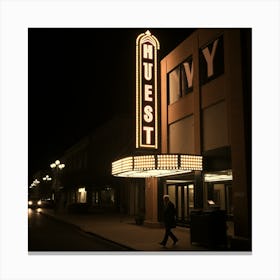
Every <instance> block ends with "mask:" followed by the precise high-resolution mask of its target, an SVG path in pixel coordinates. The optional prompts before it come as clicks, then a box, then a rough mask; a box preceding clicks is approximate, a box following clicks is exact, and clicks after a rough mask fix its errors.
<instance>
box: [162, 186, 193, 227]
mask: <svg viewBox="0 0 280 280" xmlns="http://www.w3.org/2000/svg"><path fill="white" fill-rule="evenodd" d="M167 193H168V195H169V196H170V200H171V201H172V202H173V203H174V205H175V207H176V212H177V222H178V224H187V223H188V222H189V221H190V212H191V210H192V209H193V208H194V185H193V184H174V185H168V186H167Z"/></svg>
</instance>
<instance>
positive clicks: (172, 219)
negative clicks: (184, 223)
mask: <svg viewBox="0 0 280 280" xmlns="http://www.w3.org/2000/svg"><path fill="white" fill-rule="evenodd" d="M163 201H164V212H163V221H164V226H165V234H164V237H163V240H162V241H161V242H160V243H159V244H160V245H162V246H166V243H167V241H168V237H170V238H171V239H172V240H173V245H175V244H176V243H177V242H178V238H177V237H176V236H175V235H174V234H173V232H172V231H171V230H172V228H175V227H176V211H175V206H174V204H173V203H172V202H171V201H170V198H169V195H164V196H163Z"/></svg>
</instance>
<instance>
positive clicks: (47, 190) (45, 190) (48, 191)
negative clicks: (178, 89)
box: [42, 175, 52, 199]
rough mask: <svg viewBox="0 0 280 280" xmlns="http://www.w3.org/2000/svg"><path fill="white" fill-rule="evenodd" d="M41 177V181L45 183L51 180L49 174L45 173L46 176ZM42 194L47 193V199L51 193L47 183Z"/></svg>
mask: <svg viewBox="0 0 280 280" xmlns="http://www.w3.org/2000/svg"><path fill="white" fill-rule="evenodd" d="M42 179H43V181H45V182H46V183H47V182H49V181H51V180H52V178H51V177H50V176H49V175H46V176H45V177H43V178H42ZM44 195H47V197H48V199H49V197H50V196H51V195H52V191H51V190H50V189H49V188H48V185H47V184H45V188H44Z"/></svg>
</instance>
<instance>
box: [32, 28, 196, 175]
mask: <svg viewBox="0 0 280 280" xmlns="http://www.w3.org/2000/svg"><path fill="white" fill-rule="evenodd" d="M147 29H149V28H139V29H135V28H133V29H132V28H114V29H107V28H105V29H104V28H85V29H79V28H67V29H66V28H65V29H60V28H50V29H47V28H31V29H29V30H28V166H29V176H31V175H32V174H34V172H36V171H38V170H40V169H44V168H46V167H48V166H49V164H50V163H51V162H53V161H54V160H55V159H56V158H59V157H60V156H61V155H62V154H63V152H64V151H65V150H66V149H67V148H69V147H71V145H73V144H75V143H76V142H78V141H79V140H80V139H81V138H82V137H84V136H86V135H87V134H89V132H92V131H94V128H95V127H96V126H98V125H100V124H102V123H103V122H105V121H106V120H108V119H110V118H111V117H112V116H113V115H116V114H126V115H130V116H133V114H134V108H135V104H134V95H135V52H136V50H135V48H136V46H135V42H136V38H137V36H138V35H139V34H140V33H144V32H145V31H146V30H147ZM149 30H150V31H151V33H152V34H153V35H155V36H156V37H157V39H158V40H159V42H160V50H159V58H160V59H162V58H163V57H164V56H166V55H167V54H168V53H169V52H170V51H171V50H172V49H174V48H175V47H176V46H177V45H178V44H180V43H181V42H182V41H183V40H184V39H185V38H187V37H188V36H189V35H190V34H191V33H192V32H193V31H194V29H184V28H179V29H174V28H171V29H166V28H162V29H158V28H151V29H149Z"/></svg>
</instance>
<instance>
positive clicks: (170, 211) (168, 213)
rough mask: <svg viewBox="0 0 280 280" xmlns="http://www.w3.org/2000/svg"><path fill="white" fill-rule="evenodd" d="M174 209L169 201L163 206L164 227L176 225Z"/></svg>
mask: <svg viewBox="0 0 280 280" xmlns="http://www.w3.org/2000/svg"><path fill="white" fill-rule="evenodd" d="M175 216H176V210H175V207H174V204H173V203H172V202H171V201H168V203H167V205H166V206H165V208H164V213H163V220H164V225H165V227H170V228H174V227H176V218H175Z"/></svg>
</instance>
